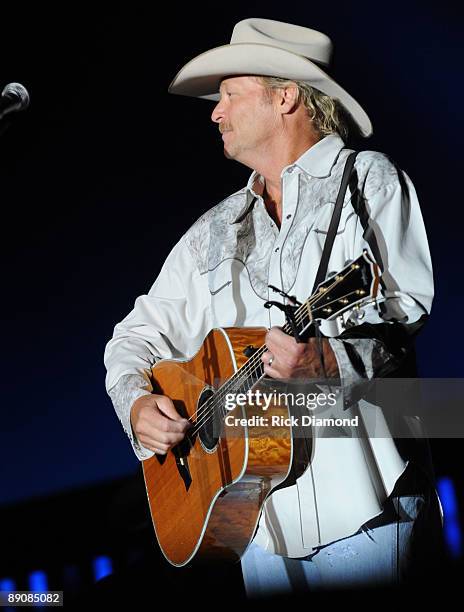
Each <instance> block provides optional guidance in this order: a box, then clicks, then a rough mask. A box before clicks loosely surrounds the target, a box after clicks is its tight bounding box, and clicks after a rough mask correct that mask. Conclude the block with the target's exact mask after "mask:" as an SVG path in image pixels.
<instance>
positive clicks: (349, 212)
mask: <svg viewBox="0 0 464 612" xmlns="http://www.w3.org/2000/svg"><path fill="white" fill-rule="evenodd" d="M348 203H349V199H348V201H347V202H345V203H344V204H343V207H342V214H341V215H340V222H339V224H338V228H337V234H336V235H337V236H339V235H340V234H344V233H346V232H347V230H348V229H349V226H350V224H351V223H352V222H353V221H354V220H355V218H356V213H355V211H354V210H353V207H352V206H348ZM334 209H335V202H326V204H324V206H322V207H321V209H320V211H319V213H318V215H317V216H316V219H315V220H314V224H313V227H312V231H313V232H315V233H316V234H324V235H327V233H328V231H329V227H330V222H331V220H332V215H333V212H334Z"/></svg>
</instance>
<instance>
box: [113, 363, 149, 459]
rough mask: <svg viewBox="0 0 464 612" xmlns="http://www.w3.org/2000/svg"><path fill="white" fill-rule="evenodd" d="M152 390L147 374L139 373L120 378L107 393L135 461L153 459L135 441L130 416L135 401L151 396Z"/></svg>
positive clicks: (135, 437)
mask: <svg viewBox="0 0 464 612" xmlns="http://www.w3.org/2000/svg"><path fill="white" fill-rule="evenodd" d="M152 390H153V387H152V384H151V382H150V378H149V376H148V374H146V373H141V374H125V375H124V376H121V378H120V379H119V380H118V382H117V383H116V384H115V385H114V386H113V387H111V389H110V390H109V391H108V395H109V396H110V398H111V401H112V402H113V406H114V409H115V411H116V414H117V415H118V418H119V420H120V422H121V425H122V427H123V429H124V431H125V433H126V435H127V437H128V438H129V440H130V443H131V445H132V448H133V450H134V453H135V455H136V457H137V459H139V460H140V461H143V460H144V459H149V458H150V457H153V455H154V454H155V453H154V452H153V451H151V450H149V449H147V448H145V447H144V446H142V445H141V444H140V442H139V441H138V440H137V436H136V435H135V433H134V430H133V429H132V424H131V420H130V414H131V409H132V406H133V404H134V402H135V400H137V399H138V398H139V397H142V396H143V395H151V392H152Z"/></svg>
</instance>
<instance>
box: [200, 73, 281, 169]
mask: <svg viewBox="0 0 464 612" xmlns="http://www.w3.org/2000/svg"><path fill="white" fill-rule="evenodd" d="M264 91H265V90H264V87H263V86H262V85H261V84H260V83H258V82H257V81H255V80H254V79H253V78H252V77H249V76H240V77H231V78H227V79H224V80H223V81H222V83H221V87H220V94H221V97H220V100H219V102H218V103H217V105H216V106H215V108H214V110H213V113H212V115H211V119H212V120H213V121H214V122H215V123H217V124H218V125H219V131H220V132H221V134H222V139H223V141H224V154H225V156H226V157H228V158H230V159H236V160H237V161H240V162H242V163H247V162H251V163H252V162H253V159H254V158H256V155H257V154H258V155H259V153H260V152H262V151H265V150H266V148H267V147H268V146H269V145H270V142H271V139H272V137H273V133H274V130H273V128H274V127H275V126H276V125H277V115H276V112H275V109H274V106H273V104H272V103H271V102H269V100H268V99H267V98H266V97H265V95H264Z"/></svg>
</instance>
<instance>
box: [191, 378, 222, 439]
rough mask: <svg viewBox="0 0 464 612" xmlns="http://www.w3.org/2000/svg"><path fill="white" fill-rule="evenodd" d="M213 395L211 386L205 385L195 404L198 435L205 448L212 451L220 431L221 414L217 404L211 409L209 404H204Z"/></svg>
mask: <svg viewBox="0 0 464 612" xmlns="http://www.w3.org/2000/svg"><path fill="white" fill-rule="evenodd" d="M213 395H214V390H213V389H212V388H211V387H206V388H205V389H203V391H202V392H201V394H200V397H199V398H198V404H197V419H196V424H197V428H198V436H199V437H200V442H201V443H202V445H203V446H204V448H205V450H207V451H213V450H214V448H215V447H216V445H217V443H218V440H219V438H220V436H221V432H222V416H221V411H220V410H219V409H218V406H216V407H215V409H213V407H212V406H211V405H208V406H206V407H205V406H204V404H205V402H207V401H208V400H209V399H210V397H212V396H213Z"/></svg>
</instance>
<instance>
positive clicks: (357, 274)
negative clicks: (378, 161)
mask: <svg viewBox="0 0 464 612" xmlns="http://www.w3.org/2000/svg"><path fill="white" fill-rule="evenodd" d="M378 286H379V272H378V266H377V265H376V264H375V262H373V261H372V260H371V258H370V257H369V255H368V253H367V251H364V252H363V254H362V255H361V256H360V257H359V258H358V259H356V260H355V261H353V262H351V263H350V264H349V265H348V266H346V267H345V268H344V269H343V270H342V271H340V272H339V273H337V274H336V275H334V276H331V277H330V278H328V279H327V280H326V281H324V282H323V283H321V284H320V285H319V286H318V287H317V289H316V291H315V292H314V294H313V295H311V296H310V297H309V298H308V299H307V300H306V301H305V302H304V303H303V304H300V305H299V306H296V305H295V304H293V316H292V317H291V319H289V320H287V323H286V324H285V325H284V326H283V327H282V330H283V331H284V332H285V333H288V334H292V335H295V334H298V335H299V338H300V339H301V340H305V339H306V338H307V337H308V336H309V335H310V333H311V330H314V328H315V325H316V324H317V323H318V322H319V321H321V320H322V319H325V320H327V321H330V320H334V319H335V318H337V317H340V316H341V315H342V314H348V313H349V314H352V311H354V310H356V309H360V308H361V306H365V305H366V304H367V303H373V302H375V301H376V296H377V291H378ZM287 297H289V296H287ZM267 304H268V305H269V304H272V302H268V303H267ZM348 320H349V317H343V321H345V322H346V321H348ZM266 332H267V330H266V328H261V327H255V328H252V327H245V328H237V327H233V328H221V329H213V330H212V331H210V332H209V334H208V335H207V336H206V338H205V340H204V342H203V344H202V346H201V347H200V349H199V350H198V352H197V353H196V355H195V356H194V357H192V358H191V359H166V360H161V361H159V362H157V363H156V364H155V365H154V366H153V368H152V376H153V382H154V392H155V393H161V394H164V395H167V396H169V397H170V398H171V399H172V400H173V402H174V405H175V407H176V409H177V411H178V412H179V413H180V414H181V415H182V416H184V417H185V418H188V419H189V420H190V421H191V423H192V426H191V428H190V429H189V430H188V431H187V433H186V436H185V438H184V440H183V441H182V442H181V443H180V444H178V445H177V446H175V447H173V448H172V449H171V450H170V451H169V452H168V453H167V454H166V455H154V456H153V457H151V458H149V459H146V460H145V461H143V462H142V467H143V473H144V479H145V484H146V489H147V495H148V502H149V506H150V512H151V517H152V520H153V526H154V530H155V533H156V537H157V540H158V543H159V545H160V548H161V550H162V552H163V554H164V556H165V557H166V559H167V560H168V561H169V562H170V563H171V564H172V565H175V566H184V565H186V564H187V563H189V562H190V561H192V560H193V559H194V558H195V560H200V559H205V558H209V559H211V558H213V559H214V558H220V559H221V560H231V561H238V560H239V559H240V557H241V556H242V555H243V553H244V552H245V550H246V548H247V546H248V544H249V542H250V541H251V539H252V537H253V535H254V532H255V529H256V527H257V524H258V520H259V517H260V512H261V509H262V506H263V504H264V502H265V500H266V498H267V497H268V496H269V495H270V494H271V492H272V490H273V489H275V488H276V487H278V486H282V485H283V484H285V482H286V480H287V478H289V474H290V472H291V468H292V462H293V460H294V458H295V452H296V445H295V440H294V436H293V435H292V420H291V414H290V410H289V407H288V406H287V405H286V403H285V402H283V403H282V402H279V401H276V402H274V403H273V404H272V405H269V407H268V409H267V410H266V411H265V417H266V418H265V419H264V417H263V415H264V411H263V409H262V405H258V403H257V402H252V401H247V402H244V401H240V402H239V401H238V400H239V398H242V400H243V397H244V396H246V398H247V399H248V398H250V397H251V395H250V393H256V390H257V389H259V388H260V385H261V386H262V385H263V384H265V383H266V381H272V379H270V378H268V377H265V374H264V370H263V362H262V361H261V356H262V354H263V353H264V352H265V351H266V350H267V349H266V346H265V345H264V344H263V342H264V339H265V335H266ZM297 337H298V336H297ZM274 382H275V381H274ZM239 394H242V395H239ZM231 398H237V401H236V402H234V401H231ZM242 404H243V405H242ZM269 423H272V424H273V425H272V426H270V425H269Z"/></svg>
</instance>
